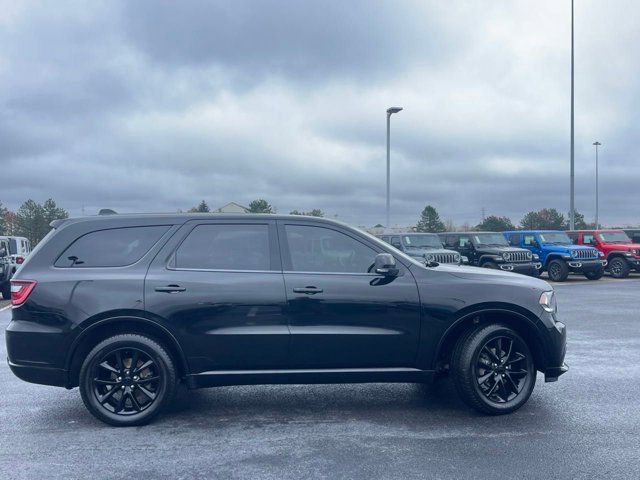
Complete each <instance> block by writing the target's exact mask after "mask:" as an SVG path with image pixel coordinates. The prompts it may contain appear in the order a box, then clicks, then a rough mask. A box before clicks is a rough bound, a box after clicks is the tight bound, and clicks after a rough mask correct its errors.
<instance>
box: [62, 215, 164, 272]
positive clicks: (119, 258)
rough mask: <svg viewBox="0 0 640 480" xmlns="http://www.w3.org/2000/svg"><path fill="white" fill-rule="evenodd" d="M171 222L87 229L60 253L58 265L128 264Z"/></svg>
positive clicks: (140, 256) (147, 247)
mask: <svg viewBox="0 0 640 480" xmlns="http://www.w3.org/2000/svg"><path fill="white" fill-rule="evenodd" d="M169 228H170V227H169V226H168V225H161V226H153V227H124V228H111V229H108V230H98V231H95V232H91V233H87V234H86V235H83V236H82V237H80V238H78V239H77V240H76V241H75V242H73V243H72V244H71V245H70V246H69V247H67V249H66V250H65V251H64V252H63V253H62V255H60V257H59V258H58V260H57V261H56V263H55V266H56V267H74V268H76V267H125V266H127V265H132V264H134V263H136V262H137V261H138V260H140V259H141V258H142V257H143V256H144V254H145V253H147V252H148V251H149V250H150V249H151V247H153V245H154V244H155V243H156V242H157V241H158V240H160V237H162V235H163V234H164V233H165V232H166V231H167V230H169Z"/></svg>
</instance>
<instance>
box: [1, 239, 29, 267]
mask: <svg viewBox="0 0 640 480" xmlns="http://www.w3.org/2000/svg"><path fill="white" fill-rule="evenodd" d="M0 240H6V241H7V242H9V263H11V275H13V274H14V273H16V271H17V270H18V267H19V266H20V265H22V264H23V263H24V261H25V259H26V258H27V256H28V255H29V253H30V252H31V243H30V242H29V240H28V239H27V238H25V237H15V236H9V237H0Z"/></svg>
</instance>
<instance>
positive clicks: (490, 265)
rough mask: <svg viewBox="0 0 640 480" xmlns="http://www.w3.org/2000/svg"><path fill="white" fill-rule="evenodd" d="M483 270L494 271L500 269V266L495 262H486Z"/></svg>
mask: <svg viewBox="0 0 640 480" xmlns="http://www.w3.org/2000/svg"><path fill="white" fill-rule="evenodd" d="M482 268H491V269H493V270H497V269H498V265H497V264H496V263H494V262H484V263H483V264H482Z"/></svg>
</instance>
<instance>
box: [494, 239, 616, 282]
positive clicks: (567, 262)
mask: <svg viewBox="0 0 640 480" xmlns="http://www.w3.org/2000/svg"><path fill="white" fill-rule="evenodd" d="M502 234H503V235H504V236H505V238H506V239H507V241H508V242H509V243H510V244H511V245H513V246H514V247H521V248H526V249H527V250H530V251H531V252H532V253H535V254H537V255H538V256H539V257H540V262H542V268H541V269H540V271H541V272H542V271H546V272H547V274H548V275H549V279H550V280H553V281H554V282H564V281H565V280H566V279H567V277H568V276H569V272H573V273H582V274H583V275H584V276H585V277H587V278H588V279H589V280H598V279H599V278H601V277H602V275H603V274H604V267H605V266H606V265H607V261H606V260H605V259H604V258H603V257H602V256H601V254H600V252H598V250H596V249H595V248H593V247H586V246H584V245H574V244H573V242H572V241H571V239H570V238H569V236H568V235H567V234H566V233H565V232H560V231H555V230H518V231H512V232H502Z"/></svg>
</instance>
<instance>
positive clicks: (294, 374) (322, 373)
mask: <svg viewBox="0 0 640 480" xmlns="http://www.w3.org/2000/svg"><path fill="white" fill-rule="evenodd" d="M433 375H434V372H433V371H432V370H420V369H417V368H330V369H287V370H215V371H211V372H202V373H195V374H191V375H187V377H186V380H187V386H188V387H189V388H206V387H220V386H225V385H227V386H228V385H278V384H305V383H376V382H380V383H389V382H397V383H424V382H430V381H432V380H433Z"/></svg>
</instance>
